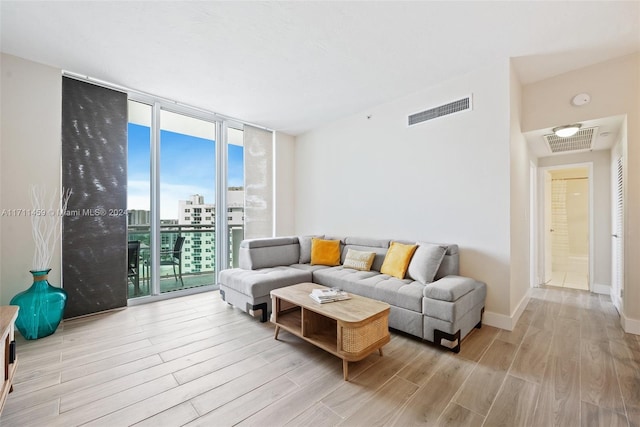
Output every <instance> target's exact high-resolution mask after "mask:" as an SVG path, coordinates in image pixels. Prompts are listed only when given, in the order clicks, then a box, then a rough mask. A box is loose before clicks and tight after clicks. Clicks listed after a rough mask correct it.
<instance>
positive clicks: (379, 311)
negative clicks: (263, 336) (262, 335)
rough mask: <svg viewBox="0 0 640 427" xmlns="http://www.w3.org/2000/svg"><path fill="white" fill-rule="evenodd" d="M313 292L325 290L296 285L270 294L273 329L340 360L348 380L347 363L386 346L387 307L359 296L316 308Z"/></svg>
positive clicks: (318, 304) (345, 377)
mask: <svg viewBox="0 0 640 427" xmlns="http://www.w3.org/2000/svg"><path fill="white" fill-rule="evenodd" d="M313 289H326V287H325V286H320V285H316V284H315V283H300V284H298V285H293V286H287V287H284V288H279V289H274V290H272V291H271V299H272V301H273V314H272V315H271V321H272V322H273V323H275V325H276V331H275V339H278V332H280V328H282V329H284V330H286V331H288V332H290V333H292V334H294V335H296V336H298V337H300V338H302V339H304V340H306V341H308V342H310V343H311V344H313V345H315V346H317V347H320V348H321V349H323V350H325V351H328V352H329V353H331V354H334V355H336V356H338V357H339V358H341V359H342V371H343V376H344V379H345V381H347V380H348V368H349V362H356V361H358V360H362V359H364V358H365V357H367V356H368V355H370V354H371V353H373V352H374V351H376V350H378V352H379V353H380V356H382V346H383V345H385V344H386V343H388V342H389V340H390V336H389V304H387V303H384V302H381V301H376V300H373V299H370V298H365V297H361V296H359V295H353V294H350V296H351V298H350V299H348V300H343V301H335V302H330V303H325V304H320V303H317V302H315V301H314V300H312V299H311V297H310V296H309V294H310V293H311V291H312V290H313Z"/></svg>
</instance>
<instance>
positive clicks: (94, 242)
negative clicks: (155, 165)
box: [62, 77, 127, 318]
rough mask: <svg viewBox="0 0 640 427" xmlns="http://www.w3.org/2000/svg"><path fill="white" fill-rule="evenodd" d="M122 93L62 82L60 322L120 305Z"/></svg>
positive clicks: (123, 294)
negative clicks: (67, 192) (63, 301)
mask: <svg viewBox="0 0 640 427" xmlns="http://www.w3.org/2000/svg"><path fill="white" fill-rule="evenodd" d="M126 165H127V95H126V94H125V93H121V92H117V91H114V90H111V89H106V88H103V87H100V86H95V85H92V84H89V83H85V82H81V81H78V80H74V79H70V78H67V77H63V82H62V185H63V186H64V187H65V188H70V189H71V190H72V191H73V194H72V196H71V198H70V199H69V205H68V213H67V215H66V216H65V218H64V221H63V226H64V228H63V235H62V274H63V276H62V280H63V284H64V285H63V286H64V289H65V290H66V291H67V293H68V300H67V307H66V309H65V315H64V316H65V318H69V317H76V316H81V315H84V314H90V313H96V312H99V311H103V310H109V309H113V308H118V307H124V306H126V305H127V260H126V257H127V249H126V248H127V216H126V208H127V186H126V184H127V167H126Z"/></svg>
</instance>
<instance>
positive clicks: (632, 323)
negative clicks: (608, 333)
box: [620, 313, 640, 335]
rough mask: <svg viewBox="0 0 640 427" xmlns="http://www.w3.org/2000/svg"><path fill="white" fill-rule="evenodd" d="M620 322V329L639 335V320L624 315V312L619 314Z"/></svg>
mask: <svg viewBox="0 0 640 427" xmlns="http://www.w3.org/2000/svg"><path fill="white" fill-rule="evenodd" d="M620 323H622V329H624V331H625V332H626V333H628V334H634V335H640V320H638V319H631V318H629V317H627V316H625V315H624V313H621V314H620Z"/></svg>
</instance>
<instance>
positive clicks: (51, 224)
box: [31, 185, 72, 270]
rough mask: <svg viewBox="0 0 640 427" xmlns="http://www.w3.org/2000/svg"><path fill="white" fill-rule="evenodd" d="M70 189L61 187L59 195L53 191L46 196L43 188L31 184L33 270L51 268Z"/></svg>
mask: <svg viewBox="0 0 640 427" xmlns="http://www.w3.org/2000/svg"><path fill="white" fill-rule="evenodd" d="M71 194H72V191H71V189H66V190H65V189H64V188H63V189H62V192H61V193H60V197H58V194H57V192H54V193H53V195H51V197H50V198H47V192H46V191H45V189H44V188H39V187H37V186H35V185H32V186H31V205H32V206H33V211H32V212H31V233H32V235H33V241H34V242H35V244H36V249H35V252H34V254H33V270H46V269H48V268H51V258H52V257H53V252H54V250H55V245H56V243H57V242H59V241H60V239H61V238H62V217H63V216H64V215H65V212H66V211H67V204H68V202H69V197H71Z"/></svg>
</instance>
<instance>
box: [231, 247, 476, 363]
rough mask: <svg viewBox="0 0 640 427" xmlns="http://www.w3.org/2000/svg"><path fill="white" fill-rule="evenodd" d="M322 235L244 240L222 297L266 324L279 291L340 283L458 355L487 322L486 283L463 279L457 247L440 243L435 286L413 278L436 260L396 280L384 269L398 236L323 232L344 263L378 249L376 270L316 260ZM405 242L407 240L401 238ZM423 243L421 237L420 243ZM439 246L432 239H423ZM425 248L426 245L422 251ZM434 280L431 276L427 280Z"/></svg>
mask: <svg viewBox="0 0 640 427" xmlns="http://www.w3.org/2000/svg"><path fill="white" fill-rule="evenodd" d="M312 237H322V236H299V237H274V238H264V239H250V240H244V241H243V242H242V243H241V245H240V252H239V268H234V269H228V270H223V271H221V272H220V274H219V280H218V283H219V285H220V293H221V295H222V298H223V299H224V300H225V301H226V302H227V303H229V304H231V305H233V306H235V307H238V308H240V309H241V310H243V311H245V312H249V311H253V312H257V311H259V310H261V314H262V316H261V321H263V322H265V321H267V319H268V316H269V314H270V313H271V298H270V292H271V290H272V289H275V288H280V287H284V286H290V285H294V284H297V283H302V282H313V283H317V284H320V285H324V286H329V287H338V288H340V289H343V290H345V291H347V292H350V293H354V294H357V295H361V296H365V297H368V298H373V299H376V300H380V301H384V302H386V303H388V304H390V305H391V311H390V314H389V327H391V328H393V329H396V330H399V331H403V332H406V333H409V334H411V335H415V336H417V337H419V338H421V339H424V340H427V341H431V342H434V343H436V344H438V345H441V346H443V347H446V348H447V349H450V350H452V351H454V352H458V351H459V350H460V341H461V340H462V339H463V338H464V337H465V336H466V335H467V334H468V333H469V332H470V331H471V330H473V328H474V327H478V328H479V327H480V326H481V325H482V313H483V312H484V304H485V297H486V292H487V291H486V284H484V283H482V282H479V281H477V280H474V279H471V278H468V277H461V276H459V275H458V274H459V256H458V246H457V245H455V244H448V245H438V246H441V247H442V248H443V249H442V250H441V251H442V252H444V256H443V257H441V258H440V259H441V261H440V260H436V261H435V262H439V265H430V266H427V267H429V268H432V269H434V268H437V272H436V273H435V277H434V279H433V281H432V282H430V283H423V282H424V281H425V279H422V282H421V281H418V280H414V278H413V277H412V276H411V272H414V273H413V275H414V276H418V274H417V273H415V271H418V270H419V269H420V268H422V267H425V265H420V263H433V262H434V261H433V260H429V259H425V258H424V257H421V256H418V254H419V253H418V252H417V251H416V253H415V254H414V256H413V258H412V259H411V264H410V266H409V270H408V274H407V276H406V277H405V278H404V279H397V278H395V277H392V276H389V275H387V274H382V273H380V268H381V266H382V264H383V261H384V258H385V255H386V253H387V250H388V248H389V245H390V243H391V240H384V239H368V238H359V237H342V238H337V237H324V238H325V239H332V240H338V239H339V240H340V249H341V263H344V260H345V257H346V255H347V252H348V250H349V249H354V250H358V251H369V252H374V253H375V254H376V255H375V259H374V261H373V265H372V267H371V270H370V271H359V270H354V269H351V268H345V267H344V266H342V265H339V266H333V267H328V266H324V265H311V264H310V261H311V239H312ZM400 242H401V243H411V244H415V243H416V242H406V241H404V242H403V241H400ZM418 243H420V242H418ZM422 245H424V246H425V248H426V247H427V245H433V244H428V243H422ZM418 249H420V247H419V248H418ZM426 280H429V279H426Z"/></svg>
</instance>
